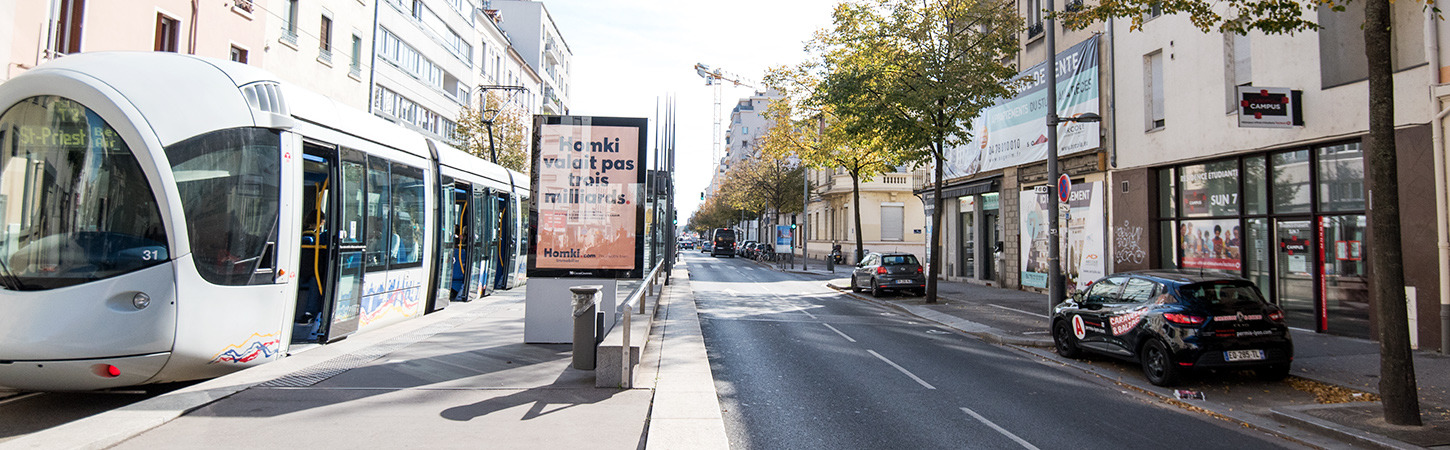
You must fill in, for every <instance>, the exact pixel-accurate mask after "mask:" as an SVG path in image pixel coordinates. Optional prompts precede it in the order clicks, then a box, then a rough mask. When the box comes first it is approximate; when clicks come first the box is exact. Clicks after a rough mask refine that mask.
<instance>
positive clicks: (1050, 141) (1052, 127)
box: [1043, 0, 1103, 313]
mask: <svg viewBox="0 0 1450 450" xmlns="http://www.w3.org/2000/svg"><path fill="white" fill-rule="evenodd" d="M1053 3H1055V0H1047V19H1045V20H1046V22H1047V23H1046V26H1044V27H1043V28H1044V30H1043V32H1044V33H1047V36H1045V38H1046V40H1047V186H1048V187H1047V197H1048V199H1047V211H1048V212H1047V214H1048V216H1047V217H1048V219H1047V239H1048V241H1049V242H1048V244H1047V261H1048V266H1047V311H1048V313H1051V312H1052V307H1053V306H1054V305H1056V304H1057V303H1058V302H1061V301H1062V299H1063V298H1064V297H1065V296H1066V295H1067V290H1066V289H1065V288H1066V286H1063V284H1064V282H1065V280H1063V278H1062V248H1061V240H1060V239H1059V238H1058V237H1057V235H1058V223H1057V218H1058V211H1057V209H1058V208H1059V206H1058V193H1057V178H1058V177H1059V176H1060V175H1059V170H1058V167H1057V125H1058V124H1060V123H1063V122H1079V123H1091V122H1100V121H1102V120H1103V118H1102V116H1099V115H1097V114H1094V113H1083V114H1080V115H1078V116H1076V117H1068V118H1060V117H1058V116H1057V42H1056V39H1054V38H1055V35H1056V34H1057V27H1056V26H1055V25H1053V19H1052V10H1053V6H1054V5H1053Z"/></svg>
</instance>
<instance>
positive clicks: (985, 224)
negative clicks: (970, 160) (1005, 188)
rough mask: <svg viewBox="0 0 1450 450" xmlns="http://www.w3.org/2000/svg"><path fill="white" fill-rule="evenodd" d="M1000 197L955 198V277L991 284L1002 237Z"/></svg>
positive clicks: (973, 195)
mask: <svg viewBox="0 0 1450 450" xmlns="http://www.w3.org/2000/svg"><path fill="white" fill-rule="evenodd" d="M999 196H1000V194H998V193H996V192H988V193H984V194H972V195H965V196H962V197H957V207H958V208H957V211H959V213H958V216H957V230H958V233H957V246H958V248H957V267H958V269H957V275H958V276H961V277H966V278H976V279H981V280H995V279H996V278H997V274H996V270H997V268H996V262H997V261H996V259H995V258H996V251H997V250H998V246H999V245H1000V241H1001V236H1002V224H1001V221H1000V220H998V217H1000V214H999V213H998V204H999V201H998V198H999Z"/></svg>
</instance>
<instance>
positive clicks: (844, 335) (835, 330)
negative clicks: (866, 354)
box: [821, 322, 874, 353]
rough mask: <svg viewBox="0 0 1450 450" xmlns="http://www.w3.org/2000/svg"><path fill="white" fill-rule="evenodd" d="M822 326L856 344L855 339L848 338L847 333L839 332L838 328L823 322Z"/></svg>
mask: <svg viewBox="0 0 1450 450" xmlns="http://www.w3.org/2000/svg"><path fill="white" fill-rule="evenodd" d="M821 325H825V326H826V328H830V329H831V331H834V332H836V334H839V335H841V337H843V338H846V340H848V341H851V342H856V340H855V339H851V337H850V336H847V335H846V333H842V332H841V330H837V329H836V327H833V326H831V324H829V323H825V322H821ZM873 353H874V352H873Z"/></svg>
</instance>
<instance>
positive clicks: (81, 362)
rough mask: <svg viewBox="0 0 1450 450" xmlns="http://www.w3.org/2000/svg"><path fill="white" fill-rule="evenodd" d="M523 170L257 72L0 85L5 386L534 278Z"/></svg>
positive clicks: (166, 68) (183, 67)
mask: <svg viewBox="0 0 1450 450" xmlns="http://www.w3.org/2000/svg"><path fill="white" fill-rule="evenodd" d="M527 183H528V178H527V177H525V176H524V175H523V174H520V173H517V172H513V171H510V170H508V169H505V168H503V167H500V166H498V165H495V164H492V163H489V162H487V161H485V160H482V159H479V158H476V157H474V156H472V155H470V154H468V153H466V152H463V151H461V150H457V149H454V148H452V147H449V146H448V145H446V144H444V143H442V142H438V141H435V140H431V139H428V138H426V137H425V136H423V135H422V134H419V133H417V132H414V131H410V130H407V129H405V128H402V127H400V126H397V125H395V124H392V123H389V122H387V121H385V120H383V119H380V118H377V117H374V116H372V115H370V114H367V113H365V112H362V111H357V110H354V109H350V108H348V107H345V106H343V105H340V104H338V103H336V102H334V101H332V100H330V99H328V98H326V97H323V96H321V95H318V94H315V93H312V92H308V91H306V90H305V89H301V88H298V87H295V86H293V85H290V84H287V83H283V82H280V81H279V80H278V79H277V78H276V77H275V76H274V75H272V74H270V73H268V72H266V71H263V70H260V69H258V68H255V67H251V66H247V65H243V64H238V63H233V62H229V61H224V60H216V59H208V58H200V57H195V56H188V55H178V54H174V53H163V52H156V53H151V52H145V53H143V52H100V53H82V54H76V55H71V56H66V57H64V58H61V59H58V60H55V61H52V62H49V63H47V64H44V65H42V66H40V67H37V68H35V69H34V70H31V71H29V72H26V73H25V74H23V75H20V76H17V77H15V78H13V79H11V80H10V81H8V82H6V83H4V84H0V223H3V227H4V228H3V230H0V389H3V388H8V389H18V390H39V391H66V390H96V389H106V388H112V387H121V386H135V385H142V384H150V383H162V382H173V381H183V380H193V379H203V378H210V377H216V376H220V375H223V374H226V373H230V372H234V371H237V370H240V369H243V368H246V367H250V366H254V365H257V364H262V363H266V362H269V361H275V360H277V359H280V358H282V357H284V356H285V355H286V354H288V353H289V352H293V351H297V350H299V349H301V348H303V347H306V346H313V345H318V344H325V343H328V342H332V341H336V340H338V339H342V338H345V337H347V336H348V335H350V334H353V333H358V332H367V331H368V330H370V329H376V328H378V327H382V326H385V325H388V324H391V323H395V322H398V321H402V320H407V319H409V318H414V317H418V316H421V315H423V314H427V313H431V312H434V311H438V310H441V309H443V308H446V307H447V306H448V305H449V304H450V303H451V302H457V301H470V300H474V299H477V298H479V297H481V296H484V295H488V294H490V293H492V292H493V291H494V290H496V289H508V288H511V287H515V286H518V285H520V284H523V283H524V281H525V280H524V278H523V273H524V271H523V270H521V267H522V266H523V264H524V258H523V257H522V256H521V255H523V253H522V252H523V251H524V248H523V246H524V245H525V244H524V243H525V242H527V240H526V239H524V238H523V236H522V233H523V232H524V231H525V227H524V226H523V225H524V221H523V220H524V219H523V218H524V217H525V213H526V211H527V209H526V208H527V202H528V185H527Z"/></svg>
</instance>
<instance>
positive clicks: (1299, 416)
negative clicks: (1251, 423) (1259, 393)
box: [1269, 403, 1424, 450]
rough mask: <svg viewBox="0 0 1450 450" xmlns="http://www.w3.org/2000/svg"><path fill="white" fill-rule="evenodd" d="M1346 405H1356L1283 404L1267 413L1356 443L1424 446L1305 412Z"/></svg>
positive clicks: (1398, 449) (1398, 448)
mask: <svg viewBox="0 0 1450 450" xmlns="http://www.w3.org/2000/svg"><path fill="white" fill-rule="evenodd" d="M1347 406H1358V405H1354V404H1352V403H1336V404H1329V405H1305V406H1285V407H1282V408H1271V409H1269V413H1270V414H1273V417H1274V418H1276V419H1279V420H1281V421H1283V422H1284V423H1287V424H1290V425H1294V426H1296V427H1299V428H1302V429H1305V430H1309V431H1312V432H1316V433H1319V434H1322V435H1325V436H1329V437H1332V438H1335V439H1339V440H1343V441H1346V442H1351V443H1354V444H1357V445H1363V446H1368V447H1373V448H1382V449H1390V450H1404V449H1419V448H1424V447H1421V446H1418V445H1414V444H1411V443H1408V442H1403V441H1400V440H1397V439H1394V438H1391V437H1389V436H1384V435H1381V434H1377V433H1370V432H1366V431H1363V430H1357V429H1354V428H1350V427H1346V426H1343V425H1340V424H1337V423H1334V422H1330V421H1327V420H1324V419H1320V418H1318V417H1314V416H1311V415H1309V414H1306V413H1305V411H1313V410H1321V409H1334V408H1343V407H1347Z"/></svg>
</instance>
